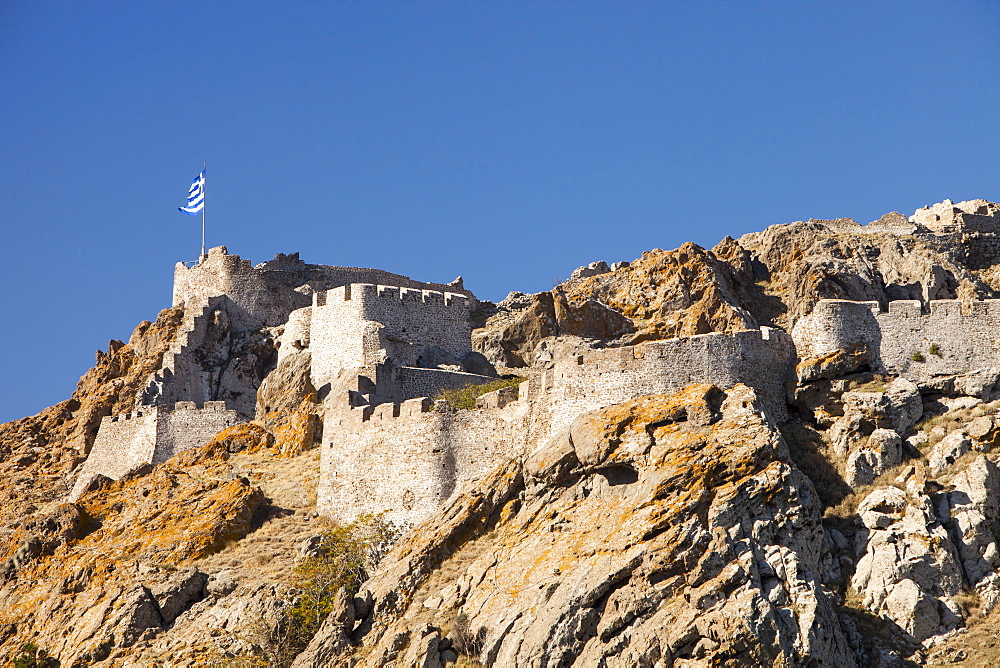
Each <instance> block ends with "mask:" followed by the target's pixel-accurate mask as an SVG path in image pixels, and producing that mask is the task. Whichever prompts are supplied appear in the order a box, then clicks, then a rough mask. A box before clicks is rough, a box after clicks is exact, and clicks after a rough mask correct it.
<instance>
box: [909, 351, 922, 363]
mask: <svg viewBox="0 0 1000 668" xmlns="http://www.w3.org/2000/svg"><path fill="white" fill-rule="evenodd" d="M910 359H912V360H913V361H914V362H923V361H924V359H925V358H924V355H923V353H921V352H920V351H919V350H918V351H917V352H915V353H913V357H911V358H910Z"/></svg>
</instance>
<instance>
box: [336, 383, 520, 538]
mask: <svg viewBox="0 0 1000 668" xmlns="http://www.w3.org/2000/svg"><path fill="white" fill-rule="evenodd" d="M528 414H529V407H528V405H527V403H525V402H519V403H514V404H510V405H508V406H507V407H505V408H503V409H497V408H490V409H475V410H462V411H455V410H447V409H444V410H434V409H432V408H431V406H430V402H429V401H428V400H426V399H412V400H409V401H405V402H403V403H402V404H398V405H396V404H382V405H380V406H375V407H374V409H372V408H371V407H364V408H356V409H340V410H336V411H331V412H330V413H328V415H327V419H326V421H325V423H324V434H326V436H324V442H323V446H322V451H321V463H320V470H321V474H320V481H319V488H318V491H317V497H318V498H317V510H318V512H320V513H321V514H324V515H327V516H329V517H332V518H335V519H337V520H339V521H342V522H350V521H351V520H353V519H354V518H355V517H357V515H359V514H362V513H380V512H384V513H386V519H388V520H390V521H393V522H397V523H402V524H416V523H418V522H420V521H422V520H423V519H424V518H426V517H427V516H429V515H430V514H432V513H433V512H434V511H436V510H437V509H438V508H439V507H440V505H441V503H443V502H444V501H445V500H446V499H447V498H448V497H449V496H450V495H451V494H452V493H453V492H454V491H455V490H456V489H457V488H458V487H460V486H461V485H463V484H464V483H466V482H468V481H470V480H474V479H476V478H479V477H481V476H483V475H484V474H485V473H486V472H487V471H488V470H489V469H490V468H491V467H493V466H495V465H496V464H497V463H498V462H499V461H501V460H503V459H505V458H509V457H513V456H516V455H517V454H519V453H520V452H523V451H524V450H525V448H526V447H527V444H528V440H529V439H530V434H531V429H530V420H529V419H528ZM363 417H364V418H366V419H364V420H363V419H362V418H363Z"/></svg>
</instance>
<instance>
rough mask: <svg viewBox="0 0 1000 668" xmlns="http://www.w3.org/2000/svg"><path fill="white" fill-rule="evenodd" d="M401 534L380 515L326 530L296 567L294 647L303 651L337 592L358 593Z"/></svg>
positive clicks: (363, 517)
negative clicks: (317, 545)
mask: <svg viewBox="0 0 1000 668" xmlns="http://www.w3.org/2000/svg"><path fill="white" fill-rule="evenodd" d="M401 533H402V531H401V530H400V529H399V528H398V527H396V526H395V525H393V524H391V523H389V522H386V521H385V519H383V517H382V515H362V516H361V517H359V518H358V519H357V520H355V521H354V522H352V523H351V524H348V525H347V526H343V527H335V528H333V529H330V530H329V531H326V532H324V533H323V534H322V537H321V538H320V544H319V548H318V551H317V554H316V555H315V556H313V557H309V558H308V559H305V560H304V561H303V562H302V563H300V564H299V565H298V566H296V567H295V576H296V584H297V586H298V589H299V591H300V592H301V594H300V596H299V599H298V601H297V602H296V603H295V605H294V606H292V608H291V610H289V619H290V620H291V629H293V630H294V632H293V633H292V634H291V635H292V638H293V642H295V644H297V645H299V646H301V647H302V648H305V646H306V645H308V644H309V641H310V640H312V637H313V636H314V635H315V634H316V631H318V630H319V627H320V624H322V623H323V620H324V619H326V617H327V615H329V614H330V612H331V611H332V610H333V601H334V598H335V596H336V594H337V590H339V589H341V588H343V589H345V590H346V591H347V594H348V595H350V596H353V595H354V594H356V593H357V591H358V588H359V587H360V586H361V583H362V582H364V581H365V580H367V579H368V572H369V571H370V570H371V569H373V568H374V567H375V566H376V565H378V562H379V561H381V560H382V557H384V556H385V555H386V553H387V552H388V551H389V548H390V547H392V544H393V543H395V542H396V540H397V539H398V538H399V536H400V534H401Z"/></svg>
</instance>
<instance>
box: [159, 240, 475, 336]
mask: <svg viewBox="0 0 1000 668" xmlns="http://www.w3.org/2000/svg"><path fill="white" fill-rule="evenodd" d="M350 283H373V284H381V285H393V286H398V287H404V288H411V289H417V290H440V291H449V292H454V293H459V294H463V295H466V296H468V297H470V298H471V296H472V293H470V292H469V291H468V290H466V289H465V288H464V286H463V285H462V283H461V281H460V280H459V281H457V282H455V283H453V284H451V285H445V284H441V283H424V282H421V281H414V280H413V279H411V278H409V277H408V276H402V275H400V274H393V273H391V272H388V271H382V270H380V269H366V268H361V267H332V266H326V265H316V264H307V263H305V262H303V261H302V260H300V259H299V254H298V253H292V254H291V255H284V254H281V253H279V254H278V255H276V256H275V258H274V259H273V260H271V261H268V262H264V263H261V264H259V265H257V266H253V265H252V264H251V263H250V261H249V260H244V259H242V258H240V256H239V255H230V254H229V252H228V250H227V249H226V247H225V246H219V247H216V248H212V249H211V250H209V251H208V253H207V254H206V255H205V256H203V257H202V258H201V261H200V262H198V263H197V264H195V265H194V266H191V267H188V266H187V265H185V264H184V263H183V262H178V263H177V265H176V266H175V268H174V293H173V305H174V306H179V305H182V304H185V303H187V302H189V301H194V302H203V301H204V300H205V299H207V298H209V297H218V296H222V295H224V296H226V297H228V298H229V299H230V300H231V301H232V303H233V305H234V307H235V308H234V313H233V314H232V315H233V318H234V322H237V323H238V324H239V326H240V327H241V328H245V329H256V328H259V327H261V326H274V325H280V324H282V323H284V322H285V321H286V320H287V319H288V314H289V313H291V312H292V311H293V310H295V309H297V308H302V307H305V306H309V304H310V303H311V301H312V295H313V293H315V292H318V291H323V290H327V289H330V288H333V287H337V286H340V285H347V284H350Z"/></svg>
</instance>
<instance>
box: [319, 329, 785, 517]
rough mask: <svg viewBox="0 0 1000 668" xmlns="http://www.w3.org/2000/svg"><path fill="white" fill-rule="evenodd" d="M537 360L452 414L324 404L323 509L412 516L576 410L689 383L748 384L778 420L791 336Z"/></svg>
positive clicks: (532, 443) (407, 405)
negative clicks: (522, 375)
mask: <svg viewBox="0 0 1000 668" xmlns="http://www.w3.org/2000/svg"><path fill="white" fill-rule="evenodd" d="M319 310H322V309H319ZM538 355H539V358H540V361H541V363H542V365H543V366H544V367H545V368H544V370H542V371H541V372H540V373H538V372H535V373H533V375H532V377H531V378H530V379H529V380H527V381H525V382H522V383H521V384H520V385H519V387H518V388H517V390H516V392H515V390H514V389H513V388H504V389H502V390H497V391H495V392H492V393H490V394H488V395H483V396H482V397H480V398H479V400H478V401H477V403H476V408H475V409H472V410H451V409H449V408H448V407H447V406H445V405H443V404H439V403H432V402H431V401H430V400H429V399H427V398H425V397H420V398H416V399H410V400H408V401H402V402H399V403H393V402H387V403H382V404H378V405H374V406H370V405H368V406H355V407H352V406H350V402H349V401H347V400H346V399H347V397H337V398H333V399H331V400H330V402H331V403H328V404H327V411H326V417H325V419H324V427H323V434H324V436H323V447H322V451H321V460H320V462H321V463H320V484H319V490H318V496H319V498H318V508H319V511H320V512H322V513H324V514H328V515H331V516H333V517H335V518H337V519H339V520H342V521H349V520H351V519H352V518H353V517H354V516H356V515H357V514H360V513H363V512H383V511H386V512H388V517H389V519H392V520H394V521H401V522H416V521H419V520H421V519H423V518H424V517H426V516H427V515H428V514H429V513H430V512H432V511H433V510H434V509H435V508H437V507H438V504H440V503H441V502H442V501H444V500H445V499H446V498H447V497H448V495H449V494H451V493H452V491H454V490H455V489H456V488H457V487H458V486H459V485H461V484H463V483H464V482H465V481H467V480H471V479H473V478H475V477H477V476H479V475H482V474H483V473H484V472H485V471H486V470H488V469H489V468H490V467H492V466H494V465H496V464H497V463H498V462H500V461H503V460H505V459H507V458H510V457H517V456H524V455H527V454H530V453H531V452H533V451H534V450H535V449H536V448H537V447H538V446H539V445H541V444H543V443H545V442H547V441H548V440H549V439H550V438H552V437H553V436H554V435H556V434H557V433H559V432H561V431H562V430H564V429H566V428H567V427H568V426H569V425H570V423H572V421H573V420H574V419H575V418H576V417H577V416H579V415H580V414H581V413H584V412H586V411H589V410H593V409H597V408H601V407H604V406H608V405H611V404H615V403H619V402H622V401H627V400H629V399H633V398H635V397H637V396H641V395H644V394H669V393H673V392H676V391H678V390H680V389H682V388H684V387H686V386H687V385H689V384H691V383H712V384H714V385H717V386H719V387H721V388H723V389H727V388H730V387H733V386H734V385H736V384H739V383H744V384H747V385H750V386H751V387H753V388H754V389H755V390H756V391H757V394H758V396H759V397H760V399H761V402H762V403H763V404H764V406H765V407H766V408H767V409H768V413H769V415H771V416H772V417H774V418H776V419H779V420H781V419H783V418H784V416H785V415H786V407H785V386H786V383H787V381H788V380H789V379H790V378H791V375H792V371H793V368H794V363H795V358H794V348H793V345H792V342H791V338H790V337H789V336H788V335H787V334H786V333H784V332H782V331H781V330H776V329H772V328H767V327H764V328H761V329H758V330H748V331H743V332H733V333H718V332H717V333H711V334H700V335H696V336H691V337H683V338H676V339H668V340H665V341H653V342H646V343H641V344H638V345H635V346H626V347H617V348H593V347H591V346H590V345H589V344H587V343H586V342H584V341H582V340H558V339H556V340H550V341H547V342H545V344H543V345H542V346H541V348H540V350H539V353H538ZM400 371H403V372H405V371H415V372H425V373H429V374H433V373H442V372H440V371H437V370H433V369H413V370H410V369H401V370H400ZM333 402H336V404H334V403H333Z"/></svg>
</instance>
